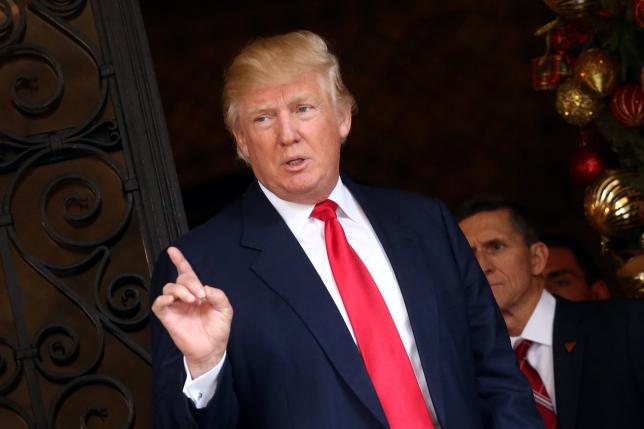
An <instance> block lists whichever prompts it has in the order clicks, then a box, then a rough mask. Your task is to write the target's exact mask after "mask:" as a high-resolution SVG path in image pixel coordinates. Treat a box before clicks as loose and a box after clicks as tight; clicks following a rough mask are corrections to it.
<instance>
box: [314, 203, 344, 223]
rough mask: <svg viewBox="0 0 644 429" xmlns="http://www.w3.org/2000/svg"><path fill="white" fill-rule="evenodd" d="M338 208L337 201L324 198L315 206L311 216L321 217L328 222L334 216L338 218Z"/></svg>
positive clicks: (320, 218)
mask: <svg viewBox="0 0 644 429" xmlns="http://www.w3.org/2000/svg"><path fill="white" fill-rule="evenodd" d="M337 208H338V204H337V203H336V202H335V201H331V200H324V201H322V202H319V203H317V204H316V205H315V207H313V211H312V212H311V217H314V218H316V219H319V220H321V221H323V222H327V221H329V220H331V219H333V218H336V217H337V215H336V213H335V211H336V210H337Z"/></svg>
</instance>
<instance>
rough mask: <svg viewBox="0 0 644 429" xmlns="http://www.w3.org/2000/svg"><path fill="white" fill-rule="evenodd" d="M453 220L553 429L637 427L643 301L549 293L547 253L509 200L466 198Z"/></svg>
mask: <svg viewBox="0 0 644 429" xmlns="http://www.w3.org/2000/svg"><path fill="white" fill-rule="evenodd" d="M457 218H458V220H459V225H460V226H461V228H462V229H463V232H464V233H465V236H466V238H467V240H468V241H469V243H470V245H471V247H472V249H473V250H474V253H475V255H476V258H477V259H478V261H479V263H480V265H481V268H482V269H483V271H484V273H485V275H486V276H487V279H488V281H489V283H490V286H491V288H492V292H493V294H494V297H495V298H496V301H497V303H498V304H499V308H500V310H501V313H502V314H503V317H504V319H505V322H506V324H507V327H508V331H509V333H510V335H511V340H512V344H513V346H514V347H515V349H516V350H517V354H518V355H520V354H521V353H520V352H519V350H521V349H524V350H525V355H524V356H523V358H524V359H525V362H524V364H523V365H522V368H523V369H525V370H526V371H527V372H530V371H532V370H534V371H536V373H537V374H538V375H537V377H535V378H534V383H533V387H534V388H535V391H537V390H538V389H537V387H536V386H537V385H539V384H541V386H543V388H544V389H545V392H543V391H542V392H541V393H539V392H537V393H535V400H536V401H537V402H539V403H541V404H542V405H544V406H547V407H550V409H551V411H552V412H553V413H554V414H555V416H554V417H555V420H556V425H557V426H556V427H557V428H558V429H604V428H620V429H637V428H642V427H644V302H641V301H626V300H609V301H586V302H573V301H568V300H566V299H564V298H556V297H554V296H553V295H551V294H550V293H549V292H548V291H547V290H546V288H545V285H546V279H545V278H544V276H543V272H544V268H545V266H546V261H547V259H548V248H547V247H546V245H545V244H544V243H542V242H541V241H539V238H538V236H537V234H536V231H535V229H534V227H533V226H532V224H531V222H530V221H529V217H528V216H527V215H526V213H525V210H524V209H522V208H521V207H520V206H518V205H516V204H515V203H512V202H509V201H505V200H503V199H497V198H481V199H474V200H471V201H469V202H467V203H465V204H463V207H462V208H461V209H460V210H459V212H458V213H457ZM525 345H527V346H528V347H527V348H526V347H524V346H525ZM519 358H520V357H519ZM520 359H522V358H520ZM530 368H531V369H530ZM528 377H529V376H528ZM532 382H533V380H531V383H532ZM540 406H541V405H540ZM540 410H542V411H543V413H544V414H546V415H547V414H548V413H547V410H545V409H544V408H540ZM544 418H545V416H544ZM553 427H554V426H553Z"/></svg>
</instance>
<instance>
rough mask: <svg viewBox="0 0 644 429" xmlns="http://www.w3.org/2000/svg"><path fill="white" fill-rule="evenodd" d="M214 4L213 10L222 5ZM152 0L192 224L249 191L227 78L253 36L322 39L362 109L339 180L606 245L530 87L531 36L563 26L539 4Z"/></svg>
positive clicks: (560, 129)
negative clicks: (508, 201)
mask: <svg viewBox="0 0 644 429" xmlns="http://www.w3.org/2000/svg"><path fill="white" fill-rule="evenodd" d="M213 3H215V2H213ZM217 3H218V4H207V3H203V4H201V3H195V2H189V3H185V2H171V1H167V0H143V2H142V7H143V13H144V19H145V21H146V26H147V29H148V32H149V38H150V44H151V50H152V53H153V57H154V61H155V65H156V71H157V76H158V80H159V86H160V90H161V94H162V97H163V102H164V107H165V111H166V115H167V120H168V125H169V128H170V135H171V141H172V145H173V151H174V156H175V161H176V164H177V169H178V175H179V179H180V181H181V184H182V189H183V196H184V201H185V204H186V209H187V213H188V218H189V220H190V222H191V223H192V224H193V225H194V224H195V223H199V222H201V221H203V220H204V219H205V218H207V216H208V215H209V214H211V213H212V212H213V211H215V210H216V209H217V208H218V207H219V206H220V205H221V204H223V203H224V202H225V201H227V200H228V199H230V198H231V197H232V196H233V195H235V194H237V193H239V192H240V191H241V190H242V189H243V188H244V186H245V183H246V182H247V181H248V178H249V173H248V170H247V169H246V168H245V167H244V166H243V164H242V163H241V162H239V161H237V160H235V157H234V150H233V143H232V139H231V138H230V137H229V136H228V135H227V133H226V131H225V129H224V127H223V123H222V120H221V108H220V97H221V86H222V72H223V70H224V68H225V67H226V66H227V65H228V64H229V62H230V61H231V59H232V57H233V56H234V55H235V53H236V52H237V51H238V50H239V49H240V47H241V46H243V45H244V44H245V43H246V41H248V40H249V39H251V38H253V37H257V36H262V35H272V34H276V33H281V32H286V31H290V30H294V29H300V28H304V29H310V30H312V31H315V32H318V33H320V34H321V35H323V36H324V37H325V38H327V39H328V41H329V42H330V43H331V45H332V47H333V49H334V50H335V52H336V53H337V54H338V56H339V57H340V61H341V64H342V70H343V74H344V78H345V81H346V83H347V85H348V87H349V88H350V89H351V90H352V92H353V93H354V95H355V97H356V99H357V101H358V105H359V113H358V115H357V116H356V117H355V118H354V122H353V124H354V125H353V129H352V132H351V135H350V136H349V141H348V144H347V146H346V147H345V149H344V154H343V170H344V171H346V172H348V173H349V174H350V175H352V176H353V177H354V178H355V179H356V180H359V181H363V182H367V183H373V184H379V185H387V186H393V187H396V188H401V189H405V190H411V191H415V192H419V193H422V194H426V195H431V196H436V197H438V198H441V199H443V200H445V201H446V202H447V204H448V205H449V206H450V207H455V206H456V205H458V203H460V202H461V201H462V200H463V199H465V198H468V197H471V196H473V195H476V194H479V193H491V192H494V193H501V194H505V195H508V196H510V197H512V198H515V199H518V200H521V201H522V202H524V203H525V204H526V205H527V206H528V207H529V208H530V209H532V211H533V212H534V213H535V214H536V215H537V218H538V219H539V220H540V223H541V226H542V227H544V228H545V229H548V230H550V229H563V230H567V231H571V232H573V233H578V234H581V235H582V236H583V237H584V240H585V241H586V242H587V243H589V244H592V243H596V242H597V237H596V235H595V234H594V232H593V231H592V230H590V228H588V227H587V226H585V222H584V219H583V206H582V197H583V189H582V188H580V187H579V186H577V185H575V184H573V183H571V181H570V179H569V175H568V162H569V158H570V156H571V155H572V154H573V153H574V152H575V150H576V142H575V130H574V129H573V128H572V127H570V126H568V125H567V124H565V123H564V122H563V120H561V119H560V118H559V116H558V115H557V113H556V112H555V109H554V94H553V93H552V92H547V93H535V92H533V91H532V90H531V87H530V59H531V58H533V57H537V56H540V55H541V54H542V53H543V52H544V49H545V48H544V44H543V40H542V39H538V38H536V37H534V36H533V33H534V31H535V30H536V29H537V28H539V27H540V26H541V25H543V24H544V23H546V22H547V21H549V20H550V19H551V18H553V17H554V14H553V13H551V12H550V10H549V9H548V8H547V7H546V6H545V5H544V4H543V2H541V1H538V0H523V1H516V0H495V1H493V2H491V1H487V2H483V1H475V0H450V1H427V0H398V1H395V2H394V1H356V0H342V1H341V0H331V1H324V2H323V1H306V2H303V1H299V2H297V1H293V2H283V3H280V2H252V1H227V2H226V1H224V2H217Z"/></svg>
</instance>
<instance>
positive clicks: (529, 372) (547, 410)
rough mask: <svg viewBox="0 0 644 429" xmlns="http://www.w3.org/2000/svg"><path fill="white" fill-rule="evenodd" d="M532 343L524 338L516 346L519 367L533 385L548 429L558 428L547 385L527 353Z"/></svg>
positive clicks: (538, 407)
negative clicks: (529, 360)
mask: <svg viewBox="0 0 644 429" xmlns="http://www.w3.org/2000/svg"><path fill="white" fill-rule="evenodd" d="M531 345H532V341H530V340H523V341H522V342H521V343H520V344H519V345H518V346H517V348H516V350H515V352H516V354H517V360H518V362H519V368H520V369H521V371H522V372H523V374H524V375H525V376H526V378H527V379H528V381H529V382H530V386H532V393H533V394H534V401H535V402H536V403H537V409H538V410H539V413H541V417H543V421H544V423H545V424H546V429H557V415H556V414H555V407H554V406H553V405H552V401H551V400H550V396H549V395H548V391H547V390H546V386H545V385H544V384H543V381H542V380H541V377H539V373H538V372H537V370H536V369H534V367H533V366H532V365H530V362H528V359H526V355H527V354H528V349H529V348H530V346H531Z"/></svg>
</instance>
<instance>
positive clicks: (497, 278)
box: [459, 209, 543, 312]
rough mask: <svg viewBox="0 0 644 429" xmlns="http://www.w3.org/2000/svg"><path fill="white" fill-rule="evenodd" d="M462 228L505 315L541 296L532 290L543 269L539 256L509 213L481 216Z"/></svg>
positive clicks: (466, 219)
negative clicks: (535, 279) (534, 281)
mask: <svg viewBox="0 0 644 429" xmlns="http://www.w3.org/2000/svg"><path fill="white" fill-rule="evenodd" d="M459 225H460V227H461V229H462V230H463V233H464V234H465V237H466V238H467V241H468V242H469V243H470V246H471V247H472V250H473V251H474V255H475V256H476V259H477V260H478V262H479V265H481V269H482V270H483V272H484V273H485V275H486V277H487V280H488V282H489V283H490V286H491V287H492V293H493V294H494V298H495V299H496V302H497V304H498V306H499V308H500V309H501V311H502V312H513V310H514V309H516V308H518V307H520V306H521V303H522V302H525V301H524V300H525V299H526V298H527V297H529V296H530V295H531V294H534V293H540V292H541V290H540V289H539V288H534V287H532V282H533V279H534V276H537V275H539V274H540V273H541V270H542V269H543V266H542V264H540V263H539V260H538V259H539V255H537V254H535V251H534V249H533V246H534V245H533V246H529V245H528V244H526V242H525V240H524V238H523V236H522V235H521V234H520V233H519V232H518V231H517V230H516V228H515V226H514V225H513V223H512V221H511V219H510V213H509V211H508V210H505V209H501V210H494V211H487V212H480V213H477V214H475V215H473V216H470V217H468V218H465V219H463V220H462V221H461V222H460V223H459ZM535 244H536V243H535ZM539 244H541V243H539ZM530 311H532V309H530Z"/></svg>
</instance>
